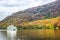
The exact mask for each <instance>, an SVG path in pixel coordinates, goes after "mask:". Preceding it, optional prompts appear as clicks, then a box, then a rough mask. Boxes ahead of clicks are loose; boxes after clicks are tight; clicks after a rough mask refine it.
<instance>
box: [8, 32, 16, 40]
mask: <svg viewBox="0 0 60 40" xmlns="http://www.w3.org/2000/svg"><path fill="white" fill-rule="evenodd" d="M16 37H17V31H7V38H8V39H10V40H16Z"/></svg>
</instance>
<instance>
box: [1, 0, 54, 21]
mask: <svg viewBox="0 0 60 40" xmlns="http://www.w3.org/2000/svg"><path fill="white" fill-rule="evenodd" d="M53 1H55V0H0V20H2V19H4V18H5V17H6V16H8V15H11V14H12V13H15V12H17V11H21V10H25V9H28V8H31V7H35V6H39V5H44V4H47V3H50V2H53Z"/></svg>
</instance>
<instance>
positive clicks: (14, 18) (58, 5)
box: [0, 0, 60, 27]
mask: <svg viewBox="0 0 60 40" xmlns="http://www.w3.org/2000/svg"><path fill="white" fill-rule="evenodd" d="M58 16H60V1H59V0H58V1H55V2H52V3H49V4H46V5H42V6H38V7H33V8H30V9H27V10H24V11H19V12H16V13H14V14H12V15H11V16H8V17H6V18H5V19H4V20H2V21H1V22H0V25H1V24H2V25H1V27H5V26H6V25H7V26H8V25H10V24H14V25H17V26H19V24H21V23H22V22H29V21H36V20H40V19H49V18H55V17H58Z"/></svg>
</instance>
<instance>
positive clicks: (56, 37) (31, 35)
mask: <svg viewBox="0 0 60 40" xmlns="http://www.w3.org/2000/svg"><path fill="white" fill-rule="evenodd" d="M8 35H9V36H8ZM0 40H60V30H52V29H36V30H34V29H25V30H18V31H17V33H16V34H14V35H11V34H8V33H7V31H0Z"/></svg>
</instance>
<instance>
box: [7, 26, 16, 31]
mask: <svg viewBox="0 0 60 40" xmlns="http://www.w3.org/2000/svg"><path fill="white" fill-rule="evenodd" d="M7 31H17V28H16V26H14V25H10V26H8V27H7Z"/></svg>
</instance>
